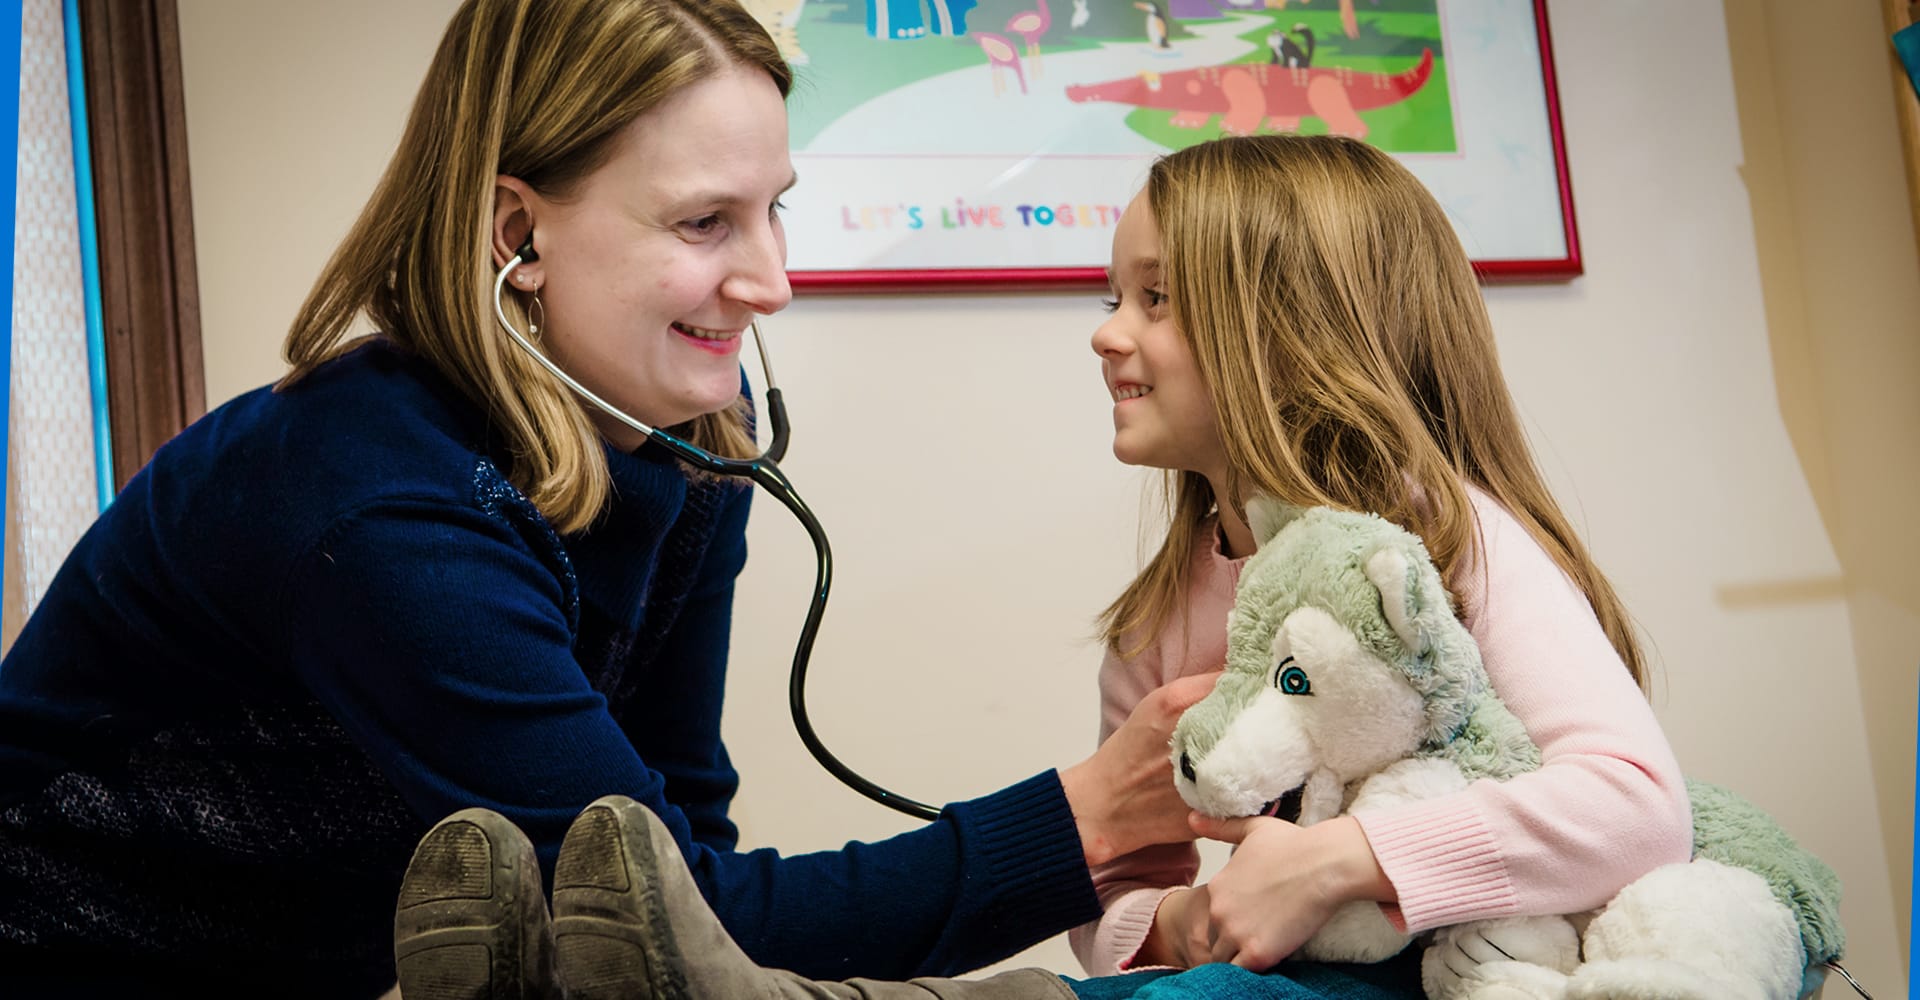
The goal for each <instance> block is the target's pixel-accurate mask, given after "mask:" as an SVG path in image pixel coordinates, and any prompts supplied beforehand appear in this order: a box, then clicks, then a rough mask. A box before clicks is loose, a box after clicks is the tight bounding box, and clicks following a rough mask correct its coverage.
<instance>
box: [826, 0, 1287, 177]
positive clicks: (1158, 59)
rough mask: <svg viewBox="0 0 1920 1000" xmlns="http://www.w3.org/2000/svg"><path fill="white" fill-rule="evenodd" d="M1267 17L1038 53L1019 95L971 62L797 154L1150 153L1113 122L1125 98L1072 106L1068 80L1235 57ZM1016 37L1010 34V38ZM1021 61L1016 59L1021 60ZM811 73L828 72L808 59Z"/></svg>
mask: <svg viewBox="0 0 1920 1000" xmlns="http://www.w3.org/2000/svg"><path fill="white" fill-rule="evenodd" d="M1266 23H1267V19H1266V18H1264V17H1259V16H1257V15H1251V14H1228V15H1227V16H1226V18H1225V19H1224V20H1220V21H1212V22H1187V23H1186V24H1185V25H1184V26H1185V27H1186V28H1187V29H1189V30H1191V31H1192V32H1193V33H1194V37H1191V38H1186V39H1181V40H1179V41H1177V42H1175V44H1174V47H1173V48H1172V50H1159V49H1154V48H1151V47H1149V46H1148V45H1147V44H1146V43H1145V42H1139V41H1133V42H1110V43H1106V44H1103V45H1102V46H1101V47H1100V48H1097V49H1084V50H1080V51H1070V52H1067V51H1063V52H1043V53H1042V61H1043V66H1042V71H1043V74H1044V75H1042V76H1040V77H1039V78H1038V79H1035V78H1034V77H1033V76H1032V75H1031V74H1032V70H1031V66H1030V64H1029V67H1028V69H1027V72H1028V74H1029V75H1028V77H1027V93H1025V94H1022V93H1021V92H1020V86H1019V84H1018V83H1017V82H1016V81H1015V80H1014V77H1013V74H1012V73H1011V72H1010V71H1005V70H1003V71H1002V72H1003V73H1004V74H1005V75H1004V77H1003V82H1004V83H1005V85H1006V89H1005V91H1004V92H1003V93H1002V94H1001V95H1000V96H999V97H998V98H995V97H994V96H993V76H992V71H991V69H990V68H989V67H988V66H987V65H986V64H985V63H984V62H983V63H981V64H980V65H977V66H969V67H967V68H966V69H960V70H955V71H953V72H951V73H943V74H941V75H939V76H933V77H928V78H927V79H925V80H921V81H918V82H916V83H912V84H908V85H906V86H904V87H901V88H899V89H896V90H891V91H888V92H887V93H885V94H882V95H880V96H878V97H876V98H874V99H873V100H871V101H868V102H867V103H865V104H862V105H860V106H859V107H856V108H854V109H853V110H851V111H849V112H847V113H846V114H845V115H842V116H841V117H840V118H838V119H836V120H835V121H834V122H833V123H832V124H831V125H828V126H827V127H826V128H825V129H823V130H822V131H821V132H820V134H819V135H817V136H815V137H814V139H813V141H812V142H810V143H808V144H807V147H806V149H805V150H803V151H801V152H803V153H804V154H812V155H828V156H860V155H866V156H873V155H889V154H902V153H918V154H934V155H939V154H947V153H954V154H969V155H976V156H977V155H980V154H983V153H992V152H993V151H994V150H996V149H1004V150H1006V151H1007V153H1008V155H1009V156H1010V157H1023V156H1026V155H1030V154H1034V153H1038V154H1041V155H1045V154H1049V153H1065V154H1080V155H1087V154H1094V155H1116V154H1118V155H1157V154H1159V153H1164V152H1166V149H1165V148H1164V147H1162V146H1160V145H1159V144H1158V143H1154V142H1151V141H1149V140H1147V139H1146V138H1144V137H1142V136H1141V135H1139V134H1138V133H1136V132H1134V131H1132V130H1131V129H1128V128H1127V127H1126V126H1125V125H1124V124H1122V122H1123V121H1124V119H1125V118H1126V116H1127V115H1128V114H1129V113H1131V112H1132V111H1133V108H1132V107H1130V106H1128V105H1124V104H1107V103H1089V104H1075V103H1074V102H1072V101H1069V100H1067V94H1066V88H1067V87H1068V86H1070V85H1080V84H1090V83H1100V82H1103V81H1106V80H1113V79H1118V78H1120V77H1124V76H1132V75H1134V74H1136V73H1141V72H1145V71H1149V70H1151V71H1153V72H1158V73H1165V72H1168V71H1170V70H1176V69H1188V68H1191V67H1195V66H1213V65H1218V64H1220V63H1224V62H1227V61H1229V60H1232V59H1236V58H1239V57H1240V56H1243V55H1245V54H1246V53H1247V51H1248V43H1247V42H1245V41H1243V40H1241V39H1239V38H1237V37H1235V36H1236V35H1240V34H1244V33H1246V32H1248V31H1250V30H1252V29H1253V28H1254V27H1256V26H1259V25H1264V24H1266ZM963 42H966V43H969V44H971V38H970V36H963V38H962V39H947V38H924V39H920V40H918V41H913V42H900V43H895V44H902V45H927V44H932V45H958V44H962V43H963ZM1016 43H1017V40H1016ZM1023 61H1024V60H1023ZM815 72H831V70H830V69H827V68H824V67H816V69H815Z"/></svg>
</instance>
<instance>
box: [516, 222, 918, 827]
mask: <svg viewBox="0 0 1920 1000" xmlns="http://www.w3.org/2000/svg"><path fill="white" fill-rule="evenodd" d="M539 259H540V255H539V253H538V252H536V251H535V250H534V249H533V236H532V234H528V236H527V240H526V242H525V243H522V244H521V245H520V249H519V251H518V252H516V253H515V254H514V256H513V259H512V260H510V261H507V264H506V266H505V267H502V268H501V269H500V273H499V274H498V275H497V276H495V277H494V279H493V315H494V318H495V319H496V320H498V321H499V323H500V327H501V329H503V330H505V331H506V332H507V336H509V337H512V338H513V342H514V343H516V344H519V345H520V347H521V349H522V350H524V351H526V352H527V355H528V356H529V357H531V358H533V360H535V361H538V362H539V363H540V367H542V368H545V369H546V370H547V371H549V372H551V373H553V377H554V378H557V379H559V380H560V381H561V382H563V383H565V384H566V386H567V388H569V389H572V390H573V391H574V392H577V393H579V394H580V398H582V399H584V400H586V401H587V402H589V403H592V404H593V405H594V406H595V407H596V408H598V409H599V410H600V411H601V412H603V413H605V414H606V415H607V416H610V417H612V418H613V419H615V420H618V421H620V422H621V423H623V424H626V425H627V426H628V427H631V428H633V429H634V430H636V431H639V432H640V433H642V434H644V435H646V436H647V438H648V439H649V440H652V441H654V442H655V443H657V444H659V445H660V446H662V447H664V448H666V449H667V450H668V451H670V452H672V453H673V454H674V455H675V456H676V457H678V458H679V459H680V460H681V461H683V462H686V463H687V464H688V465H691V466H693V467H694V468H696V469H703V470H705V471H707V472H712V473H716V474H718V475H722V476H736V477H739V478H741V479H749V480H752V481H753V482H756V483H759V484H760V485H761V486H762V487H764V488H765V489H766V491H767V492H768V493H771V494H773V495H774V496H775V497H777V498H779V500H780V502H781V503H783V504H785V505H786V507H787V509H788V510H790V511H792V512H793V516H794V517H795V518H798V519H799V521H800V524H801V526H802V527H804V528H806V529H807V535H808V536H809V537H811V538H812V539H813V551H814V555H815V556H816V557H817V559H818V568H817V569H816V570H815V573H814V586H813V600H812V602H811V603H810V604H809V605H808V606H807V620H806V622H805V624H803V625H801V627H800V641H799V642H798V643H797V644H796V645H795V647H794V651H793V672H792V674H791V676H790V677H789V678H788V681H787V703H788V706H789V708H790V709H791V710H792V713H793V728H794V729H795V730H797V731H798V732H799V733H800V742H802V743H805V744H806V745H807V750H808V751H810V752H811V753H812V754H813V759H814V760H817V761H819V762H820V766H821V767H824V768H826V769H827V770H828V771H829V772H830V773H832V775H833V776H834V777H836V778H839V779H840V780H841V781H842V782H843V783H845V784H846V785H847V787H849V788H851V789H853V790H854V791H856V792H859V793H860V794H862V795H865V796H866V797H867V798H870V799H872V800H874V801H875V802H878V803H880V804H881V805H884V806H887V807H888V808H891V809H897V810H899V811H901V812H903V813H906V814H907V815H909V816H914V817H918V818H920V819H928V820H930V819H935V818H937V817H938V816H939V815H940V810H938V809H935V808H934V807H932V806H930V805H927V804H926V803H924V802H916V801H914V800H913V799H910V798H907V797H906V796H904V795H900V794H898V793H895V792H890V791H888V790H886V789H885V788H882V787H880V786H879V785H877V784H874V783H873V782H871V781H869V780H867V779H866V778H864V777H861V776H860V775H859V774H857V773H855V772H854V770H853V769H852V768H850V767H848V766H847V765H845V764H842V763H841V762H840V759H839V758H838V757H835V756H834V755H833V754H832V753H831V752H829V751H828V750H827V747H826V744H824V743H821V742H820V737H819V736H817V735H815V733H814V731H813V723H812V722H811V721H809V720H808V718H807V661H808V660H809V659H810V658H811V657H812V656H813V640H814V637H815V636H816V635H817V634H818V633H819V631H820V619H821V617H822V616H824V615H825V614H826V612H827V589H828V587H829V586H831V585H832V582H833V550H832V548H831V547H829V546H828V545H827V532H826V529H824V528H822V527H820V519H819V518H816V517H814V516H813V511H812V510H810V509H808V507H807V502H806V501H805V500H802V499H800V494H799V493H797V492H795V491H794V488H793V482H792V481H791V480H789V479H788V478H787V475H786V473H784V472H781V471H780V466H779V465H778V464H776V463H778V462H779V460H780V459H781V458H783V457H784V456H785V455H786V453H787V407H786V404H785V403H783V402H781V399H780V387H779V386H778V385H777V384H775V383H774V380H773V365H772V363H770V362H769V361H768V360H767V341H766V338H764V337H762V336H760V327H759V325H758V324H757V323H750V324H748V328H749V329H751V330H752V331H753V346H754V347H755V348H757V349H758V350H759V352H760V370H761V371H762V372H764V373H766V376H767V391H766V393H765V399H766V404H767V414H768V416H769V417H771V418H772V422H773V440H772V441H771V442H770V443H768V445H767V450H766V451H763V452H761V453H760V457H759V458H723V457H721V456H719V455H715V454H713V453H712V452H710V451H707V450H706V449H705V448H701V447H698V446H696V445H693V444H691V443H689V442H687V441H682V440H681V439H679V438H677V437H674V436H673V435H672V434H669V433H667V432H666V431H663V430H660V429H658V428H655V427H649V426H647V425H646V424H643V423H641V422H640V421H638V420H635V419H634V418H632V417H631V416H628V415H627V414H626V413H624V412H622V411H621V410H620V408H619V407H616V406H614V405H613V404H612V403H609V402H607V401H606V400H604V399H601V398H600V397H599V396H598V395H596V394H594V392H593V390H591V389H588V388H587V387H586V386H584V385H581V384H580V383H579V382H578V381H577V380H576V379H574V377H573V376H571V375H568V374H567V373H566V372H564V371H561V370H560V366H559V365H557V364H554V362H553V359H552V358H549V357H547V355H546V352H544V351H542V350H540V349H539V348H538V347H535V346H534V344H533V342H532V341H531V340H528V339H527V337H526V335H525V334H523V333H521V332H520V331H519V330H518V329H516V328H515V327H514V325H513V321H512V320H509V319H508V318H507V311H506V309H505V307H504V306H503V305H502V304H501V296H502V295H503V294H504V292H505V289H506V287H507V278H508V276H509V275H511V274H512V273H513V269H514V268H516V267H519V266H520V265H522V264H531V263H533V262H534V261H536V260H539Z"/></svg>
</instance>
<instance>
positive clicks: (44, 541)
mask: <svg viewBox="0 0 1920 1000" xmlns="http://www.w3.org/2000/svg"><path fill="white" fill-rule="evenodd" d="M23 15H24V17H23V21H22V24H21V52H20V151H19V159H18V169H19V175H18V176H19V182H18V183H19V193H18V196H17V200H16V202H15V214H14V255H13V344H12V350H13V355H12V385H11V386H10V393H9V395H10V397H11V398H10V401H9V410H8V419H7V504H6V512H7V513H6V516H7V524H6V553H5V559H6V566H5V569H6V573H5V590H4V595H3V596H0V599H3V600H4V602H5V604H4V608H0V642H4V643H5V644H7V645H11V644H12V641H13V637H14V636H15V635H17V634H18V633H19V630H20V625H21V624H22V623H23V622H25V620H26V617H27V615H28V614H30V613H31V612H32V610H33V607H34V605H35V604H37V603H38V602H39V600H40V597H41V595H43V594H44V593H46V589H47V584H48V583H49V582H51V580H52V579H53V574H54V571H55V570H57V569H59V568H60V562H61V560H63V559H65V558H66V555H67V552H68V550H69V549H71V548H72V547H73V543H74V541H75V540H77V539H78V538H79V537H80V535H81V533H82V532H84V531H85V530H86V529H87V526H88V525H89V524H91V523H92V522H93V519H94V517H95V516H97V515H98V514H99V503H100V501H99V487H98V484H97V481H96V476H95V471H94V436H93V401H92V395H91V379H90V377H89V372H88V367H87V324H86V308H85V302H86V294H85V286H84V284H83V282H82V276H81V263H80V232H79V223H78V220H79V212H78V210H77V204H76V200H75V186H74V160H73V128H72V120H71V116H70V115H69V113H68V99H67V50H66V38H65V30H64V24H65V21H64V18H63V12H62V9H61V0H25V2H24V4H23Z"/></svg>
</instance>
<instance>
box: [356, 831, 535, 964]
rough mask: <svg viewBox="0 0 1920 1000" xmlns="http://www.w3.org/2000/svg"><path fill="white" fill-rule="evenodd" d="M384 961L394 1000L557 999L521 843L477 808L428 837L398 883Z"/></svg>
mask: <svg viewBox="0 0 1920 1000" xmlns="http://www.w3.org/2000/svg"><path fill="white" fill-rule="evenodd" d="M393 960H394V966H395V970H396V971H397V972H398V973H399V976H400V994H401V996H402V997H403V998H404V1000H465V998H469V997H471V998H475V1000H481V998H486V1000H558V998H559V996H560V989H559V982H558V980H557V979H556V977H555V976H554V971H553V924H552V922H551V921H550V920H549V919H548V917H547V900H546V898H545V896H543V895H542V894H541V891H540V864H539V862H538V861H537V860H536V859H535V858H534V853H533V845H532V844H531V843H529V842H528V841H527V836H526V834H524V833H521V832H520V829H519V828H518V827H516V826H514V825H513V824H512V823H510V822H508V821H507V819H506V817H504V816H501V815H500V814H499V813H496V812H492V811H489V810H486V809H462V810H461V811H459V812H457V813H454V814H453V815H451V816H448V817H447V818H446V819H443V820H441V821H440V822H439V823H437V824H435V825H434V827H433V829H431V830H428V831H427V835H426V836H425V837H422V838H420V846H419V847H417V848H415V849H414V852H413V860H412V861H411V862H409V863H408V865H407V874H406V876H405V877H404V878H402V879H401V880H400V901H399V904H398V905H397V906H396V907H395V908H394V913H393Z"/></svg>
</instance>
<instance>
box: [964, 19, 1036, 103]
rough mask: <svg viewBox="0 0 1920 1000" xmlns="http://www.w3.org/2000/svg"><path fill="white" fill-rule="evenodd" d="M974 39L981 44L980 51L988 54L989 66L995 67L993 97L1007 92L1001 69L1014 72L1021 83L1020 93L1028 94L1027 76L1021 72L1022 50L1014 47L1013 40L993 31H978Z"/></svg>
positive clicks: (1014, 76) (1014, 75)
mask: <svg viewBox="0 0 1920 1000" xmlns="http://www.w3.org/2000/svg"><path fill="white" fill-rule="evenodd" d="M973 37H974V39H975V40H977V41H978V42H979V43H980V51H982V52H985V53H986V54H987V65H989V66H991V67H993V96H995V97H999V96H1000V95H1001V94H1003V93H1005V92H1006V89H1007V81H1006V78H1005V77H1003V76H1001V75H1000V67H1002V66H1005V67H1007V68H1009V69H1011V70H1013V78H1014V79H1015V80H1018V81H1020V92H1021V93H1022V94H1024V93H1026V92H1027V75H1026V74H1025V73H1022V72H1021V71H1020V50H1019V49H1016V48H1014V47H1013V40H1012V39H1010V38H1008V37H1007V36H1005V35H996V34H994V33H993V32H991V31H976V32H974V33H973Z"/></svg>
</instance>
